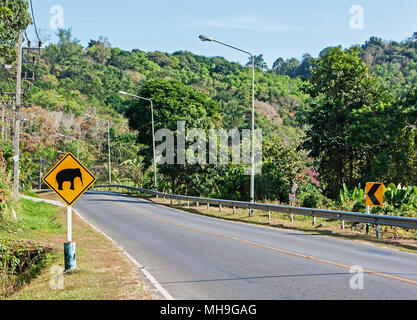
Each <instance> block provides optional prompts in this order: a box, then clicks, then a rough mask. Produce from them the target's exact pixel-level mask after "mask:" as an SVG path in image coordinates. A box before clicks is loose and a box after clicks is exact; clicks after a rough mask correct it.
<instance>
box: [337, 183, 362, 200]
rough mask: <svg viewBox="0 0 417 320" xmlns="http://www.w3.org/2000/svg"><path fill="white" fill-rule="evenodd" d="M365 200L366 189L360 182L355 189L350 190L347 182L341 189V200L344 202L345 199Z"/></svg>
mask: <svg viewBox="0 0 417 320" xmlns="http://www.w3.org/2000/svg"><path fill="white" fill-rule="evenodd" d="M362 200H363V201H365V189H362V187H361V184H360V183H359V184H358V186H357V187H355V189H353V191H349V189H348V187H347V186H346V183H344V184H343V189H342V190H340V194H339V201H340V202H341V203H344V202H345V201H362Z"/></svg>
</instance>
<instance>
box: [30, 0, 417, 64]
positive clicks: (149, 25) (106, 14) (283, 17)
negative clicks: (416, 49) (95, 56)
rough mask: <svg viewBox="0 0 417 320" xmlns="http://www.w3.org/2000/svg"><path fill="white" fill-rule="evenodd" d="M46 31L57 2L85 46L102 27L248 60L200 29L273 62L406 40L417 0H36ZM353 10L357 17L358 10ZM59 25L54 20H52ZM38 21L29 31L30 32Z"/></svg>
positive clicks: (113, 35)
mask: <svg viewBox="0 0 417 320" xmlns="http://www.w3.org/2000/svg"><path fill="white" fill-rule="evenodd" d="M32 2H33V6H34V11H35V19H36V23H37V26H38V29H41V34H49V35H50V36H51V37H50V41H51V42H55V41H56V36H55V33H56V30H54V29H52V28H51V26H50V22H51V20H52V22H54V21H55V22H56V21H58V20H56V19H54V17H55V18H56V16H55V15H54V14H51V13H50V10H51V8H52V7H53V6H55V5H58V6H61V7H62V9H63V18H64V19H63V20H64V27H65V28H68V27H71V28H72V31H73V36H74V37H75V38H77V39H78V40H80V42H81V44H82V45H84V46H86V45H87V44H88V42H89V40H90V39H98V37H99V36H100V35H104V36H106V37H108V39H109V41H110V43H111V44H112V45H113V46H115V47H119V48H121V49H125V50H131V49H135V48H137V49H140V50H144V51H155V50H158V51H163V52H169V53H172V52H175V51H178V50H186V51H191V52H193V53H196V54H201V55H206V56H224V57H225V58H226V59H228V60H231V61H238V62H241V63H246V62H247V61H248V58H247V57H246V56H245V55H244V54H242V53H239V52H237V51H234V50H232V49H229V48H226V47H223V46H220V45H218V44H215V43H207V42H201V41H200V40H199V39H198V35H199V34H208V35H211V36H212V37H213V38H215V39H216V40H219V41H222V42H225V43H229V44H231V45H235V46H237V47H240V48H242V49H244V50H246V51H250V52H253V53H254V54H263V55H264V58H265V60H266V62H267V63H268V66H269V67H271V66H272V64H273V62H274V61H275V60H276V59H277V58H278V57H284V58H290V57H296V58H301V56H302V54H303V53H306V52H308V53H310V54H312V55H313V56H317V55H318V54H319V52H320V51H321V50H322V49H323V48H325V47H327V46H334V45H339V44H340V45H342V46H343V47H349V46H351V45H353V44H362V43H363V42H364V41H366V40H368V39H369V37H371V36H378V37H381V38H383V39H385V40H396V41H402V40H404V39H405V38H407V37H409V36H411V35H412V34H413V32H415V31H417V1H416V0H398V1H393V0H348V1H347V0H333V1H330V0H316V1H301V0H291V1H283V0H257V1H256V0H255V1H253V0H252V1H246V0H240V1H235V0H222V1H220V0H210V1H207V0H206V1H200V0H194V1H189V0H176V1H175V0H172V1H162V0H153V1H149V0H147V1H142V0H136V1H135V0H119V1H103V0H101V1H99V0H83V1H81V0H32ZM354 5H359V6H361V7H362V8H363V29H352V28H351V19H352V18H355V17H356V13H357V11H356V12H355V13H353V14H352V13H351V12H350V9H351V7H352V6H354ZM354 16H355V17H354ZM55 25H56V23H55ZM33 34H34V33H33V28H30V31H29V35H30V37H33V40H34V39H35V38H34V36H33Z"/></svg>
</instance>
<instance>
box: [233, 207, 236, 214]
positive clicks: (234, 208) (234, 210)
mask: <svg viewBox="0 0 417 320" xmlns="http://www.w3.org/2000/svg"><path fill="white" fill-rule="evenodd" d="M233 214H236V207H235V206H233Z"/></svg>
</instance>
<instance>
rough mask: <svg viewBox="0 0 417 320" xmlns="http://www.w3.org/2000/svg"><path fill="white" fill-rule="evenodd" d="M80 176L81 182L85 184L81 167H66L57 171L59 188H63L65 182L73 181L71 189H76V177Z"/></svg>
mask: <svg viewBox="0 0 417 320" xmlns="http://www.w3.org/2000/svg"><path fill="white" fill-rule="evenodd" d="M77 177H78V178H80V180H81V184H82V185H84V184H83V177H82V174H81V170H80V169H78V168H77V169H65V170H62V171H60V172H58V173H57V175H56V182H58V190H63V189H62V185H63V184H64V182H71V190H74V180H75V178H77Z"/></svg>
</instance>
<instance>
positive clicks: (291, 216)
mask: <svg viewBox="0 0 417 320" xmlns="http://www.w3.org/2000/svg"><path fill="white" fill-rule="evenodd" d="M290 219H291V222H294V215H293V214H292V213H291V214H290Z"/></svg>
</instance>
